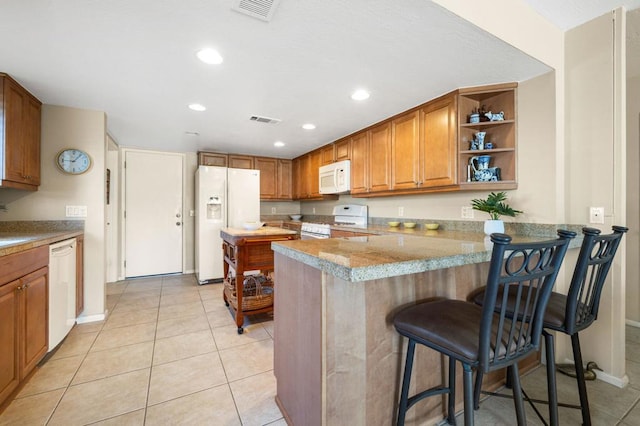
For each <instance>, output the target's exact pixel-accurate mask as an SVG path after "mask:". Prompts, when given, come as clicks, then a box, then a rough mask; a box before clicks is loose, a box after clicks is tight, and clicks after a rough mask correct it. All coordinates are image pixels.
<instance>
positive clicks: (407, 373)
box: [398, 339, 416, 426]
mask: <svg viewBox="0 0 640 426" xmlns="http://www.w3.org/2000/svg"><path fill="white" fill-rule="evenodd" d="M415 350H416V342H415V341H413V340H412V339H409V345H408V346H407V361H406V362H405V364H404V377H403V379H402V392H401V394H400V404H399V407H398V426H403V425H404V417H405V415H406V414H407V405H408V402H409V382H410V381H411V370H412V368H413V354H414V353H415Z"/></svg>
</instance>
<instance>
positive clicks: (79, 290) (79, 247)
mask: <svg viewBox="0 0 640 426" xmlns="http://www.w3.org/2000/svg"><path fill="white" fill-rule="evenodd" d="M82 311H84V235H80V236H77V237H76V317H79V316H80V314H81V313H82Z"/></svg>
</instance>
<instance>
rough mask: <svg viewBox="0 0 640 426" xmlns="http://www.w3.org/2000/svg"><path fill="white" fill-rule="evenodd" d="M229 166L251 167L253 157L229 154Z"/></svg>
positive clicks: (233, 167)
mask: <svg viewBox="0 0 640 426" xmlns="http://www.w3.org/2000/svg"><path fill="white" fill-rule="evenodd" d="M229 167H230V168H232V169H253V167H254V166H253V157H251V156H250V155H235V154H229Z"/></svg>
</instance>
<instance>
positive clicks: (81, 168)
mask: <svg viewBox="0 0 640 426" xmlns="http://www.w3.org/2000/svg"><path fill="white" fill-rule="evenodd" d="M56 164H57V165H58V168H59V169H60V170H61V171H62V172H64V173H68V174H70V175H80V174H82V173H84V172H86V171H87V170H89V169H90V168H91V157H90V156H89V154H87V153H86V152H84V151H82V150H80V149H75V148H67V149H63V150H62V151H60V152H59V153H58V155H56Z"/></svg>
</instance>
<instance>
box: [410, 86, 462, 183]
mask: <svg viewBox="0 0 640 426" xmlns="http://www.w3.org/2000/svg"><path fill="white" fill-rule="evenodd" d="M420 120H421V126H420V127H421V132H422V138H421V139H422V144H421V156H420V158H421V167H420V169H421V177H420V182H419V183H420V187H423V188H429V187H438V186H450V185H455V184H456V183H457V155H458V154H457V150H456V143H457V142H456V141H457V136H456V135H457V134H456V129H457V123H456V98H455V96H448V97H446V98H443V99H440V100H437V101H434V102H433V103H429V104H427V105H425V106H424V107H423V108H422V109H421V110H420Z"/></svg>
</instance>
